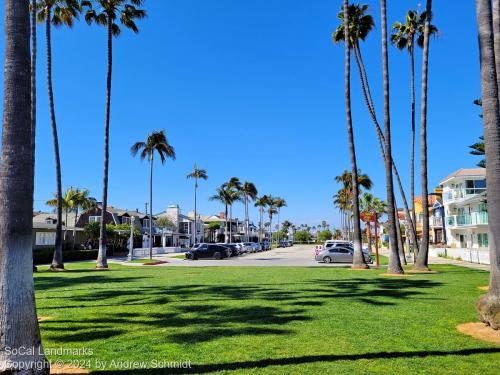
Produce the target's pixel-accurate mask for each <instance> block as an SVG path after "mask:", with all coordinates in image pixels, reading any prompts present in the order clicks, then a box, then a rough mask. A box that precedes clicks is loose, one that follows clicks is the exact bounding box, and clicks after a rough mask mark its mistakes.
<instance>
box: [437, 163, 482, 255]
mask: <svg viewBox="0 0 500 375" xmlns="http://www.w3.org/2000/svg"><path fill="white" fill-rule="evenodd" d="M441 186H442V188H443V205H444V211H445V226H446V242H447V245H448V246H449V247H451V248H461V249H479V250H487V249H488V212H487V209H486V170H485V169H484V168H473V169H459V170H458V171H456V172H454V173H452V174H450V175H449V176H447V177H446V178H445V179H444V180H443V181H442V182H441Z"/></svg>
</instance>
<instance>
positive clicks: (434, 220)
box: [429, 216, 443, 227]
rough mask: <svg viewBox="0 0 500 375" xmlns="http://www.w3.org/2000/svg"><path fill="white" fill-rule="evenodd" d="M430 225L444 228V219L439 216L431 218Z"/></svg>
mask: <svg viewBox="0 0 500 375" xmlns="http://www.w3.org/2000/svg"><path fill="white" fill-rule="evenodd" d="M429 225H430V226H431V227H442V226H443V219H442V218H440V217H437V216H431V217H430V218H429Z"/></svg>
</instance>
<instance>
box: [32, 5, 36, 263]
mask: <svg viewBox="0 0 500 375" xmlns="http://www.w3.org/2000/svg"><path fill="white" fill-rule="evenodd" d="M36 2H37V0H31V153H32V155H31V158H32V163H33V176H32V177H31V184H32V187H31V189H34V187H35V144H36V142H35V140H36V65H37V64H36V59H37V47H36ZM36 271H37V268H36V266H35V264H34V263H33V272H36Z"/></svg>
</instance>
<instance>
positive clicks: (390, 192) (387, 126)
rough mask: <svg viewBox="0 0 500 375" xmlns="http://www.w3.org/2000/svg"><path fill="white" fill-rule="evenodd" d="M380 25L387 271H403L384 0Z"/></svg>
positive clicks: (382, 0)
mask: <svg viewBox="0 0 500 375" xmlns="http://www.w3.org/2000/svg"><path fill="white" fill-rule="evenodd" d="M380 13H381V18H382V20H381V27H382V72H383V86H384V138H385V144H384V149H385V155H386V157H385V160H384V164H385V180H386V190H387V221H388V224H389V242H390V246H391V253H390V256H389V266H388V268H387V272H388V273H395V274H401V273H404V271H403V267H402V266H401V262H400V260H399V249H398V241H397V230H396V212H395V210H394V201H395V199H394V186H393V179H392V145H391V116H390V110H389V107H390V98H389V56H388V52H387V9H386V0H381V1H380Z"/></svg>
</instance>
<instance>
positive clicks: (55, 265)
mask: <svg viewBox="0 0 500 375" xmlns="http://www.w3.org/2000/svg"><path fill="white" fill-rule="evenodd" d="M75 195H76V190H74V189H73V188H68V189H66V191H65V192H64V195H63V196H62V197H61V199H59V194H58V193H54V198H53V199H50V200H48V201H47V202H45V204H46V205H47V206H51V207H55V210H56V213H57V211H58V210H59V207H60V208H61V210H64V213H65V219H64V226H65V228H64V236H62V241H61V246H56V247H55V248H54V256H53V258H52V263H51V265H50V269H51V270H58V269H64V262H63V254H62V248H63V243H64V245H66V234H67V232H68V213H69V211H71V210H72V209H73V204H74V202H73V199H74V198H75ZM62 223H63V220H62V215H61V219H59V214H58V213H57V222H56V228H57V227H58V226H61V229H62ZM56 239H57V230H56Z"/></svg>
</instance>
